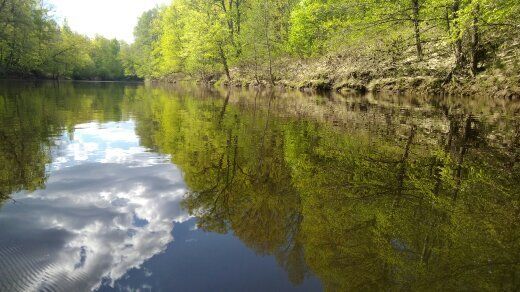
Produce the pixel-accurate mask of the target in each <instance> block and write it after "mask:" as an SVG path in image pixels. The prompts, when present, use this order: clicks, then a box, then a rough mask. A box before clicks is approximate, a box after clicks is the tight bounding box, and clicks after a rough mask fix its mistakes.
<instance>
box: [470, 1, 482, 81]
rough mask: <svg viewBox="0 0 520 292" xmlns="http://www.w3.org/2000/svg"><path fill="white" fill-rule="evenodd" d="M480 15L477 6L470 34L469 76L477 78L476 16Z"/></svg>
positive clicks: (477, 37)
mask: <svg viewBox="0 0 520 292" xmlns="http://www.w3.org/2000/svg"><path fill="white" fill-rule="evenodd" d="M479 13H480V6H479V5H478V4H477V6H476V7H475V10H474V11H473V25H472V33H471V75H473V77H475V76H477V73H478V72H477V71H478V62H479V56H478V46H479V41H480V36H479V28H478V15H479Z"/></svg>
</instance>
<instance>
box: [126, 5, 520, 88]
mask: <svg viewBox="0 0 520 292" xmlns="http://www.w3.org/2000/svg"><path fill="white" fill-rule="evenodd" d="M519 16H520V2H519V1H518V0H390V1H381V0H271V1H265V0H175V1H172V3H171V4H170V5H169V6H167V7H160V8H156V9H154V10H152V11H149V12H146V13H145V14H144V15H142V17H141V19H140V21H139V24H138V26H137V28H136V29H135V36H136V43H135V44H134V45H133V46H132V47H131V52H132V53H131V58H132V60H133V61H132V62H131V64H134V65H133V68H129V71H130V72H134V73H135V74H137V75H139V76H143V77H163V76H168V75H171V74H175V73H187V74H191V75H195V76H200V77H205V76H211V75H213V74H216V73H220V74H225V75H227V77H228V78H233V76H231V75H233V72H232V71H233V70H232V69H233V68H245V67H247V68H249V69H251V68H252V70H254V71H255V75H256V77H257V78H264V79H265V80H271V81H273V80H274V79H276V78H277V75H278V74H282V75H283V70H284V67H283V66H282V67H281V68H278V71H276V70H275V68H274V66H273V64H274V63H276V62H277V61H280V60H283V59H287V58H289V59H291V60H292V62H293V63H294V60H296V61H297V60H302V59H307V58H319V57H322V56H326V55H333V54H336V55H344V54H345V51H348V50H350V51H349V52H348V54H350V55H363V56H369V57H370V56H376V57H377V56H378V54H379V55H384V56H390V57H392V58H393V59H398V60H399V59H400V60H405V59H406V61H407V62H414V63H420V62H423V63H424V62H428V61H430V60H431V59H436V60H439V61H440V62H443V61H446V60H449V62H450V67H452V71H453V73H457V72H464V74H468V75H470V74H473V75H474V74H478V73H479V72H480V71H482V70H484V69H485V66H486V62H489V61H490V60H494V58H495V57H496V56H497V52H498V51H499V49H500V48H501V46H502V45H503V44H504V43H506V42H508V41H509V42H511V41H512V40H514V39H516V40H518V39H519V38H518V36H519V31H520V17H519ZM513 45H514V44H513ZM516 48H517V49H516V51H518V44H516ZM230 71H231V73H230Z"/></svg>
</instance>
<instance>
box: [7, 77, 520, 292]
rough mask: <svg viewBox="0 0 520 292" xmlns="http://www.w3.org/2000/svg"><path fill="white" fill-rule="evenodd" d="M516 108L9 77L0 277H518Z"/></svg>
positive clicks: (204, 284) (444, 284) (382, 285)
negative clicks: (26, 79)
mask: <svg viewBox="0 0 520 292" xmlns="http://www.w3.org/2000/svg"><path fill="white" fill-rule="evenodd" d="M519 113H520V104H519V103H518V102H514V101H505V100H490V99H475V98H447V97H435V98H432V97H419V96H336V95H326V96H323V95H308V94H303V93H298V92H248V91H231V92H225V91H218V90H214V89H211V90H210V89H207V88H198V87H191V86H176V87H159V86H145V85H142V84H123V83H71V82H62V83H59V84H58V83H24V82H2V83H0V201H1V203H0V204H1V205H2V206H1V209H0V291H90V290H97V291H293V290H294V291H321V290H326V291H352V290H354V291H357V290H453V291H458V290H504V291H517V290H519V289H520V226H519V225H520V117H519Z"/></svg>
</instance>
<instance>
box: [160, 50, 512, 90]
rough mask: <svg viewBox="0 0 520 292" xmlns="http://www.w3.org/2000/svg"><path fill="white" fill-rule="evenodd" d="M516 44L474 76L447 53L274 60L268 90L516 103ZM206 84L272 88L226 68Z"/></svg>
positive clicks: (261, 78) (249, 69) (254, 75)
mask: <svg viewBox="0 0 520 292" xmlns="http://www.w3.org/2000/svg"><path fill="white" fill-rule="evenodd" d="M519 46H520V44H514V43H508V44H506V45H504V46H503V47H502V48H500V49H499V50H498V52H497V54H496V56H495V57H494V58H492V59H490V60H488V61H487V62H483V63H482V64H481V67H480V68H481V69H480V71H479V72H478V74H477V75H476V76H473V75H472V74H471V72H470V70H469V69H467V68H461V69H457V70H454V68H456V64H455V58H454V57H453V56H450V52H449V50H447V49H446V51H445V53H444V54H432V57H431V58H429V59H425V60H422V61H419V60H417V59H416V58H415V56H414V54H413V51H408V52H402V53H400V54H399V56H398V57H396V56H392V55H391V54H388V53H387V52H377V51H376V50H367V49H365V52H362V53H360V52H361V50H362V49H361V50H355V49H352V50H350V51H344V52H343V53H338V54H331V55H327V56H324V57H321V58H315V59H305V60H302V59H296V58H293V59H291V58H286V59H279V60H276V61H275V63H274V65H273V69H274V70H273V71H274V72H275V73H274V76H275V78H274V86H280V87H285V88H292V89H299V90H316V91H329V90H332V91H337V92H343V93H350V92H357V93H365V92H391V93H414V94H450V95H477V96H489V97H499V98H507V99H518V98H520V71H519V66H520V65H519V64H520V53H519V52H520V50H519V49H518V48H519ZM171 80H175V78H173V79H170V81H171ZM198 80H199V81H202V82H207V81H208V80H206V79H204V80H202V79H200V78H199V79H198ZM209 81H210V82H215V83H216V84H217V85H219V84H221V85H225V86H232V87H251V88H255V87H269V86H273V84H272V82H270V80H269V78H268V74H267V73H266V72H264V71H259V70H256V69H255V67H254V66H241V67H236V68H234V69H232V70H231V79H230V80H228V79H227V77H226V76H225V75H224V74H222V75H221V76H219V77H218V78H213V79H210V80H209Z"/></svg>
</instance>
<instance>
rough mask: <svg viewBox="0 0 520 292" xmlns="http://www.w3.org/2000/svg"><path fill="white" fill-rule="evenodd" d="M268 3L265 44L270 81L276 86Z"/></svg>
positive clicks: (265, 15) (265, 16) (265, 3)
mask: <svg viewBox="0 0 520 292" xmlns="http://www.w3.org/2000/svg"><path fill="white" fill-rule="evenodd" d="M267 5H268V2H267V1H266V2H264V25H265V30H264V32H265V44H266V46H267V55H268V58H269V79H270V82H271V85H274V76H273V58H272V53H271V41H270V40H269V10H268V7H267Z"/></svg>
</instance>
